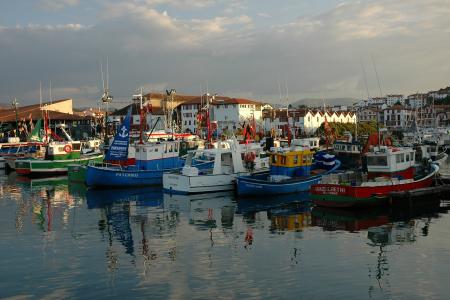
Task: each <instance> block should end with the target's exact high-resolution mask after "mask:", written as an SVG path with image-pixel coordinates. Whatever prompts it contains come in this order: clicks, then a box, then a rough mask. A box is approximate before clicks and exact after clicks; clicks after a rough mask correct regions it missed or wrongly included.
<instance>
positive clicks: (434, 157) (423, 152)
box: [414, 142, 448, 166]
mask: <svg viewBox="0 0 450 300" xmlns="http://www.w3.org/2000/svg"><path fill="white" fill-rule="evenodd" d="M414 149H415V150H416V161H417V162H418V163H421V162H422V161H423V160H426V161H427V160H431V161H432V162H433V163H435V164H438V165H439V166H442V165H444V164H445V163H446V162H447V159H448V154H447V153H445V151H439V147H438V145H437V144H436V143H430V142H427V143H424V144H420V145H416V146H415V147H414Z"/></svg>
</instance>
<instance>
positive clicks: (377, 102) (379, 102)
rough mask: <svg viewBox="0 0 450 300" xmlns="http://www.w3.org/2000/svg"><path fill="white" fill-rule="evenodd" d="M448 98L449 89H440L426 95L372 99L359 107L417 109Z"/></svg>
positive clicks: (363, 101)
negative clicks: (403, 107)
mask: <svg viewBox="0 0 450 300" xmlns="http://www.w3.org/2000/svg"><path fill="white" fill-rule="evenodd" d="M449 97H450V87H445V88H441V89H439V90H436V91H429V92H427V93H415V94H411V95H408V96H404V95H401V94H391V95H386V97H373V98H369V99H367V100H362V101H360V102H359V104H358V106H359V107H371V106H372V107H373V106H375V107H378V108H383V109H384V108H387V107H391V106H394V105H403V106H407V107H409V108H419V107H423V106H427V105H431V104H433V103H434V101H436V100H443V99H446V98H449Z"/></svg>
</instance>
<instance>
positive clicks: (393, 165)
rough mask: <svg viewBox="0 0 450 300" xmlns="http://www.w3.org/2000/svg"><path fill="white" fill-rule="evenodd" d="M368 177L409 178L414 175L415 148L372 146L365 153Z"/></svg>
mask: <svg viewBox="0 0 450 300" xmlns="http://www.w3.org/2000/svg"><path fill="white" fill-rule="evenodd" d="M366 157H367V171H368V178H369V179H371V178H376V177H390V178H398V179H411V178H413V177H414V164H415V150H414V149H412V148H395V147H387V146H379V147H374V148H373V149H372V151H371V152H368V153H367V154H366Z"/></svg>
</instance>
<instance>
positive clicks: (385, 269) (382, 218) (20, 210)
mask: <svg viewBox="0 0 450 300" xmlns="http://www.w3.org/2000/svg"><path fill="white" fill-rule="evenodd" d="M0 195H1V200H0V270H1V272H0V298H13V299H34V298H47V299H63V298H64V299H79V298H88V299H111V298H138V299H139V298H141V299H239V298H245V299H301V298H304V299H386V298H392V299H406V298H407V299H445V298H448V295H449V294H450V285H449V284H448V281H449V276H448V272H449V267H450V215H449V214H448V208H449V207H450V201H446V200H445V199H442V201H439V199H435V200H436V201H429V202H427V203H426V205H417V206H415V207H408V208H407V209H398V210H393V209H390V208H384V209H370V210H359V211H351V210H339V209H338V210H333V209H323V208H315V207H312V205H311V204H310V202H309V201H308V195H307V194H301V195H293V196H292V195H291V196H283V197H275V198H273V199H263V198H262V197H261V198H259V199H235V196H234V195H233V194H232V193H219V194H208V195H203V196H201V195H200V196H198V195H197V196H178V195H172V196H171V195H167V194H163V193H162V191H161V189H160V188H145V189H129V190H88V189H86V187H84V186H83V185H76V184H75V185H74V184H69V183H68V182H67V178H66V177H56V178H47V179H28V178H25V177H19V176H16V174H15V173H12V174H9V175H1V176H0Z"/></svg>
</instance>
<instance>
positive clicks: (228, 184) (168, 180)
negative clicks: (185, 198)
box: [163, 173, 244, 195]
mask: <svg viewBox="0 0 450 300" xmlns="http://www.w3.org/2000/svg"><path fill="white" fill-rule="evenodd" d="M238 175H241V174H215V175H214V174H211V175H200V176H188V175H183V174H175V173H164V175H163V189H164V192H166V193H169V194H179V195H187V194H196V193H208V192H219V191H231V190H234V188H235V181H236V177H237V176H238ZM242 175H244V174H242Z"/></svg>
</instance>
